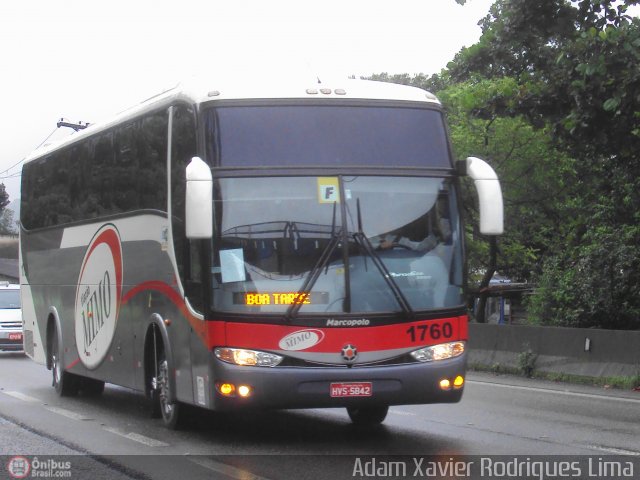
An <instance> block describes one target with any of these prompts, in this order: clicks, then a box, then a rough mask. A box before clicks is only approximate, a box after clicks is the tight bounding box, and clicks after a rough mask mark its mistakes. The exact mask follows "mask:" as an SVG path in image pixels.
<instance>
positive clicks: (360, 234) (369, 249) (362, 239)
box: [353, 198, 415, 318]
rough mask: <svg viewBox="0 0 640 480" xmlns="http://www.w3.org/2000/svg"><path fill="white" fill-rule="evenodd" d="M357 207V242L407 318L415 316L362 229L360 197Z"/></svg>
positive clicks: (354, 235)
mask: <svg viewBox="0 0 640 480" xmlns="http://www.w3.org/2000/svg"><path fill="white" fill-rule="evenodd" d="M356 209H357V211H358V231H357V232H356V233H354V234H353V238H354V239H355V241H356V243H357V244H358V245H360V246H361V247H362V249H363V250H364V251H365V253H366V254H367V255H369V257H371V260H372V261H373V264H374V265H375V266H376V268H377V269H378V271H379V272H380V273H381V274H382V278H384V281H385V282H386V283H387V286H388V287H389V290H391V293H393V296H394V297H395V299H396V301H397V302H398V304H399V305H400V308H402V311H403V312H404V314H405V315H406V316H407V318H413V317H414V316H415V314H414V311H413V308H411V305H410V304H409V301H408V300H407V297H405V295H404V293H402V290H401V289H400V287H399V286H398V284H397V283H396V281H395V280H394V279H393V277H392V276H391V272H389V269H388V268H387V266H386V265H385V264H384V262H383V261H382V259H381V258H380V255H378V254H377V253H376V250H375V248H373V245H371V242H370V241H369V239H368V238H367V236H366V235H365V234H364V231H363V230H362V213H361V211H360V199H359V198H358V199H356Z"/></svg>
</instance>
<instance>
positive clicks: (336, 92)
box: [333, 88, 347, 95]
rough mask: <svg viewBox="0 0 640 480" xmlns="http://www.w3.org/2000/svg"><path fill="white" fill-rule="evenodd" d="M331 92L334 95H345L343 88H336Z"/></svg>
mask: <svg viewBox="0 0 640 480" xmlns="http://www.w3.org/2000/svg"><path fill="white" fill-rule="evenodd" d="M333 93H335V94H336V95H346V94H347V91H346V90H345V89H344V88H336V89H335V90H334V91H333Z"/></svg>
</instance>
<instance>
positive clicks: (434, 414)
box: [0, 353, 640, 480]
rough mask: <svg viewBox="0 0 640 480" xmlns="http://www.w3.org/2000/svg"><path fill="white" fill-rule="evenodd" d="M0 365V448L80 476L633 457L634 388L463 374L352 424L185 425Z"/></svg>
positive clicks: (301, 415) (17, 358)
mask: <svg viewBox="0 0 640 480" xmlns="http://www.w3.org/2000/svg"><path fill="white" fill-rule="evenodd" d="M0 367H1V368H0V438H11V439H12V441H10V442H2V444H0V455H49V454H60V455H80V454H83V455H84V457H83V458H84V461H85V462H86V463H88V464H89V465H87V466H86V468H87V469H89V470H90V469H94V468H95V472H96V473H95V474H92V476H91V478H102V476H101V475H103V474H104V475H107V476H106V477H105V478H154V479H155V478H162V479H164V478H167V479H168V478H185V479H186V478H189V479H199V478H208V479H211V478H224V479H229V478H232V479H249V478H253V479H260V478H263V479H271V480H275V479H279V478H294V476H295V477H296V478H299V479H305V478H309V479H316V478H334V479H338V478H351V477H352V475H351V474H352V472H353V461H354V456H356V457H357V456H360V455H362V456H368V457H371V456H382V455H405V456H431V455H445V456H447V457H450V458H463V457H465V456H469V455H511V456H515V455H519V456H525V457H526V456H534V455H546V456H548V455H570V456H574V455H580V456H583V455H589V456H593V457H594V458H598V456H601V457H603V458H604V457H605V456H608V455H622V456H624V457H621V458H628V459H632V460H633V461H634V462H636V463H637V464H638V462H640V393H638V392H622V391H613V390H604V389H600V388H595V387H582V386H574V385H566V384H556V383H552V382H541V381H534V380H527V379H522V378H517V377H500V376H494V375H490V374H479V373H473V372H472V373H470V374H469V378H468V382H467V386H466V389H465V393H464V397H463V400H462V401H461V402H460V403H459V404H455V405H419V406H401V407H392V408H391V409H390V412H389V416H388V417H387V419H386V421H385V423H384V424H383V425H382V426H380V427H377V428H373V429H359V428H356V427H354V426H353V425H351V423H350V421H349V419H348V416H347V414H346V411H344V410H343V409H339V410H331V409H323V410H301V411H291V410H288V411H277V412H266V413H262V414H257V413H256V414H250V415H230V414H214V413H210V412H204V411H200V410H198V411H195V412H193V415H192V419H191V422H190V423H189V425H188V427H187V429H186V430H183V431H169V430H166V429H165V428H164V427H163V426H162V424H161V421H160V420H153V419H151V418H149V414H148V410H149V404H148V402H147V400H146V399H145V398H144V396H142V395H140V394H138V393H136V392H132V391H130V390H128V389H125V388H121V387H117V386H114V385H107V386H106V388H105V392H104V394H103V395H102V396H100V397H94V398H86V397H77V398H60V397H58V396H57V395H56V394H55V391H54V390H53V388H52V387H51V374H50V372H49V371H48V370H46V368H45V367H44V366H42V365H38V364H36V363H34V362H32V361H31V360H30V359H28V358H27V357H24V356H23V355H20V354H6V353H5V354H0ZM639 465H640V464H639ZM83 468H85V467H83ZM636 468H637V467H636ZM110 470H113V472H111V474H112V475H109V474H108V473H109V471H110ZM91 471H92V472H93V471H94V470H91ZM346 471H347V472H348V473H349V474H348V475H347V476H345V472H346ZM104 472H106V473H104ZM139 472H145V473H146V477H141V476H140V473H139ZM249 472H251V474H249ZM2 473H4V472H3V471H0V475H1V474H2ZM410 473H411V472H409V476H411V475H410ZM636 473H638V474H640V472H636ZM0 478H2V477H1V476H0Z"/></svg>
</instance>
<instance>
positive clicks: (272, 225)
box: [213, 176, 462, 314]
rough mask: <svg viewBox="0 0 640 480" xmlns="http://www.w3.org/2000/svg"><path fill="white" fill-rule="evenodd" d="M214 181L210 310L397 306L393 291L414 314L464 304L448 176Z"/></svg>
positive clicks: (312, 310)
mask: <svg viewBox="0 0 640 480" xmlns="http://www.w3.org/2000/svg"><path fill="white" fill-rule="evenodd" d="M218 182H219V185H218V187H219V190H218V191H219V192H220V195H219V198H218V199H217V200H216V201H215V205H214V207H215V217H216V223H217V225H216V232H217V235H216V237H215V238H214V266H213V288H214V295H213V308H214V310H217V311H227V312H238V313H240V312H243V313H256V312H261V313H281V314H285V313H287V311H288V309H289V307H290V306H291V304H292V303H294V302H299V303H300V306H299V314H305V313H321V312H334V313H336V312H353V313H366V312H381V313H382V312H399V311H402V310H403V307H402V305H401V304H400V303H399V301H398V298H397V297H398V296H397V295H394V289H396V288H397V289H398V290H400V292H401V294H400V296H401V297H403V298H404V299H406V302H407V303H408V305H409V308H410V309H411V310H413V311H419V310H431V309H438V308H448V307H455V306H459V305H460V304H461V303H462V298H461V290H460V288H461V286H462V255H461V241H460V230H459V222H458V213H457V206H456V196H455V192H454V188H453V185H451V183H450V182H449V181H448V180H446V179H441V178H414V177H411V178H408V177H407V178H405V177H363V176H357V177H356V176H344V177H269V178H223V179H219V180H218ZM341 192H343V194H342V195H341ZM341 196H344V199H342V198H341ZM343 201H344V202H345V203H344V205H342V202H343ZM343 207H344V208H343ZM345 261H346V262H347V263H346V264H345ZM385 270H386V271H387V272H388V276H389V277H390V278H391V279H392V281H391V285H390V283H389V280H385V275H386V273H385ZM347 281H348V285H347ZM305 290H306V291H308V292H309V295H306V296H303V297H300V293H301V292H304V291H305ZM404 309H405V310H406V308H404Z"/></svg>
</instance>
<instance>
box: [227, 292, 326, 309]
mask: <svg viewBox="0 0 640 480" xmlns="http://www.w3.org/2000/svg"><path fill="white" fill-rule="evenodd" d="M233 303H234V305H246V306H248V307H263V306H266V305H293V304H294V303H300V304H302V305H326V304H328V303H329V292H312V293H306V294H305V293H298V292H246V293H245V292H236V293H234V294H233Z"/></svg>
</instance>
